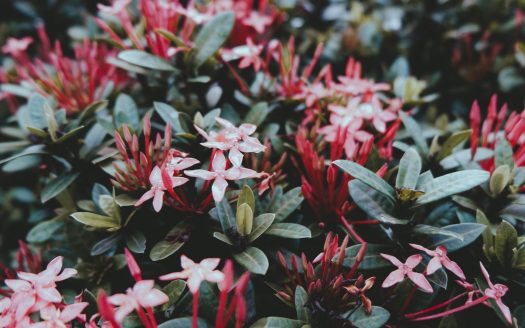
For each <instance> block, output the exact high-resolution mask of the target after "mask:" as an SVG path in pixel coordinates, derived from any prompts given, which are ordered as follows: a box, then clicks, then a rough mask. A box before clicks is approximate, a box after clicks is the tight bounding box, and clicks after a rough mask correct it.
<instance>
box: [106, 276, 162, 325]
mask: <svg viewBox="0 0 525 328" xmlns="http://www.w3.org/2000/svg"><path fill="white" fill-rule="evenodd" d="M154 284H155V282H154V281H153V280H141V281H137V282H136V283H135V286H133V288H128V290H127V291H126V294H115V295H113V296H110V297H109V298H108V300H109V302H110V303H111V304H113V305H116V306H118V309H117V310H116V312H115V318H116V319H117V320H118V321H122V320H123V319H124V318H125V317H126V316H127V315H128V314H130V313H131V312H133V311H134V310H138V309H139V307H145V308H150V307H155V306H158V305H161V304H164V303H166V302H167V301H168V300H169V298H168V296H167V295H166V294H164V293H163V292H161V291H160V290H158V289H156V288H154Z"/></svg>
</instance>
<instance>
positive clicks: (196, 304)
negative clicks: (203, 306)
mask: <svg viewBox="0 0 525 328" xmlns="http://www.w3.org/2000/svg"><path fill="white" fill-rule="evenodd" d="M198 312H199V291H196V292H195V293H194V294H193V313H192V318H191V327H192V328H197V318H198V316H197V314H198Z"/></svg>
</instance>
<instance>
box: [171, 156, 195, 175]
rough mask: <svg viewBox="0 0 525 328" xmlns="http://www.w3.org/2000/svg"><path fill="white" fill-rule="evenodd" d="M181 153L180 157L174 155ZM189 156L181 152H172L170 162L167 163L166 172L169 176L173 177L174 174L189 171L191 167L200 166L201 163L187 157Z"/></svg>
mask: <svg viewBox="0 0 525 328" xmlns="http://www.w3.org/2000/svg"><path fill="white" fill-rule="evenodd" d="M175 152H177V153H179V155H180V156H177V155H176V154H173V153H175ZM186 155H187V154H185V153H181V152H179V151H175V150H172V151H170V154H169V155H168V160H167V162H166V165H165V166H166V171H167V172H168V174H169V175H173V174H174V172H181V171H182V170H185V169H187V168H188V167H190V166H193V165H195V164H199V163H200V161H199V160H198V159H195V158H191V157H186Z"/></svg>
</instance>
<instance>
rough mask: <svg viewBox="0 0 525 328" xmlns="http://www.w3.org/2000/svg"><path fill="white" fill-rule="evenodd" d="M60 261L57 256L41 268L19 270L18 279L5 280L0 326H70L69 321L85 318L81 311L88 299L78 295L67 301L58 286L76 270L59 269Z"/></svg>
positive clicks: (79, 320) (0, 300) (9, 327)
mask: <svg viewBox="0 0 525 328" xmlns="http://www.w3.org/2000/svg"><path fill="white" fill-rule="evenodd" d="M62 261H63V258H62V257H56V258H55V259H54V260H52V261H51V262H49V264H48V265H47V268H46V269H45V270H44V271H42V272H38V273H31V272H22V271H20V272H18V273H17V275H18V279H6V280H4V283H5V284H6V286H7V287H9V288H10V291H9V295H8V296H7V297H4V298H2V299H0V326H1V327H6V328H14V327H42V328H45V327H71V326H72V321H75V320H77V321H78V322H85V315H83V314H82V312H83V311H84V309H85V308H86V306H88V303H86V302H81V301H80V300H81V297H80V296H79V297H77V298H76V299H75V302H74V303H71V304H66V303H65V302H64V300H63V298H62V295H61V294H60V292H59V291H58V290H57V284H56V283H57V282H60V281H63V280H66V279H69V278H71V277H72V276H74V275H75V274H76V273H77V272H76V270H75V269H70V268H66V269H64V270H62ZM35 318H39V319H35Z"/></svg>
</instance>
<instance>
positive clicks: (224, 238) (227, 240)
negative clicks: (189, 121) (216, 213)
mask: <svg viewBox="0 0 525 328" xmlns="http://www.w3.org/2000/svg"><path fill="white" fill-rule="evenodd" d="M213 238H215V239H218V240H220V241H222V242H224V243H226V244H228V245H232V246H233V245H234V244H233V241H231V239H230V238H228V236H226V235H225V234H223V233H220V232H218V231H215V232H214V233H213Z"/></svg>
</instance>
